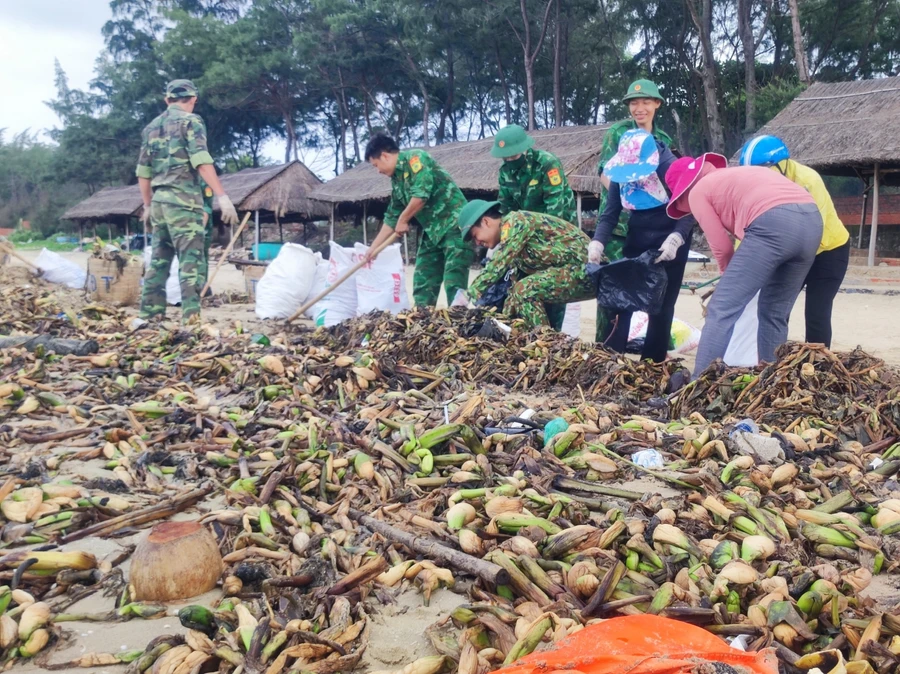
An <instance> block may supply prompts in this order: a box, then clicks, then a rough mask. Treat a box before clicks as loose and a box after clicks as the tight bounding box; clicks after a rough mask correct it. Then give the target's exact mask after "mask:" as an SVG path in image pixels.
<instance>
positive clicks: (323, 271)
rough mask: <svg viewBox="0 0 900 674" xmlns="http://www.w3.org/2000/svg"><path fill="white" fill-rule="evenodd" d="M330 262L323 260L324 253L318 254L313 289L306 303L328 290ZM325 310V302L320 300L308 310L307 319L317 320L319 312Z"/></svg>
mask: <svg viewBox="0 0 900 674" xmlns="http://www.w3.org/2000/svg"><path fill="white" fill-rule="evenodd" d="M328 267H329V265H328V260H324V259H322V253H316V275H315V276H314V277H313V282H312V288H310V290H309V295H308V296H307V297H306V299H305V300H304V302H308V301H309V300H311V299H312V298H313V297H318V296H319V295H320V294H322V292H323V291H324V290H325V288H327V287H328V286H327V283H328ZM324 308H325V300H319V301H318V302H316V303H315V304H313V305H312V306H311V307H310V308H309V309H307V310H306V317H307V318H310V319H312V320H316V316H318V315H319V312H320V311H322V310H323V309H324Z"/></svg>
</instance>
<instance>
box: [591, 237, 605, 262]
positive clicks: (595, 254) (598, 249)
mask: <svg viewBox="0 0 900 674" xmlns="http://www.w3.org/2000/svg"><path fill="white" fill-rule="evenodd" d="M605 248H606V247H605V246H604V245H603V244H602V243H600V242H599V241H594V240H592V241H591V243H590V245H588V262H590V263H592V264H600V263H601V262H602V261H603V251H604V250H605Z"/></svg>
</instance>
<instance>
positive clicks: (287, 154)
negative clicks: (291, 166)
mask: <svg viewBox="0 0 900 674" xmlns="http://www.w3.org/2000/svg"><path fill="white" fill-rule="evenodd" d="M284 131H285V135H286V136H287V144H286V145H285V148H284V163H285V164H287V163H289V162H290V161H291V150H293V149H294V138H295V132H294V121H293V120H292V119H291V116H290V114H288V113H287V112H285V113H284Z"/></svg>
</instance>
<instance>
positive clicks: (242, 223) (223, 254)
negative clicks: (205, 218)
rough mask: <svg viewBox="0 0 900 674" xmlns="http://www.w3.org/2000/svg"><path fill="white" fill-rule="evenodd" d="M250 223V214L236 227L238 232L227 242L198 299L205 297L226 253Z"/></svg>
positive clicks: (226, 255)
mask: <svg viewBox="0 0 900 674" xmlns="http://www.w3.org/2000/svg"><path fill="white" fill-rule="evenodd" d="M248 222H250V212H249V211H248V212H247V214H246V215H245V216H244V220H243V221H242V222H241V226H240V227H238V231H236V232H235V233H234V236H232V237H231V241H229V242H228V247H227V248H226V249H225V251H224V252H223V253H222V257H220V258H219V262H218V263H217V264H216V268H215V269H213V273H212V274H210V275H209V278H208V279H207V281H206V285H205V286H203V291H202V292H201V293H200V299H201V300H202V299H203V297H204V296H205V295H206V291H207V290H209V287H210V286H211V285H212V282H213V279H214V278H216V274H218V273H219V267H221V266H222V263H223V262H225V258H227V257H228V253H230V252H231V249H232V248H234V242H235V241H237V239H238V237H239V236H240V235H241V232H243V231H244V227H246V226H247V223H248Z"/></svg>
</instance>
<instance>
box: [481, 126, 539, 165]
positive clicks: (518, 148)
mask: <svg viewBox="0 0 900 674" xmlns="http://www.w3.org/2000/svg"><path fill="white" fill-rule="evenodd" d="M532 145H534V138H532V137H531V136H529V135H528V134H527V133H525V129H523V128H522V127H521V126H519V125H518V124H510V125H508V126H505V127H503V128H502V129H500V130H499V131H498V132H497V135H496V136H494V147H492V148H491V156H492V157H499V158H501V159H502V158H503V157H515V156H516V155H517V154H522V153H523V152H525V150H527V149H528V148H530V147H531V146H532Z"/></svg>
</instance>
